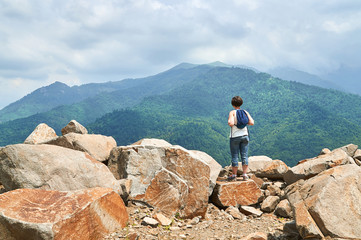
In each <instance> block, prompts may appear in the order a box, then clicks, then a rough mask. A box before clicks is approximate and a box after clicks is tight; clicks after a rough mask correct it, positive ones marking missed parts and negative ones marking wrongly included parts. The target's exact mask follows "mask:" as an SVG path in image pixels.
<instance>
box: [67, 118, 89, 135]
mask: <svg viewBox="0 0 361 240" xmlns="http://www.w3.org/2000/svg"><path fill="white" fill-rule="evenodd" d="M68 133H79V134H87V133H88V130H87V129H86V128H85V127H84V126H83V125H81V124H80V123H78V122H77V121H76V120H71V121H70V122H69V123H68V125H66V126H65V127H64V128H63V129H61V134H62V135H66V134H68Z"/></svg>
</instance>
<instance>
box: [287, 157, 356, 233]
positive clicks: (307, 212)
mask: <svg viewBox="0 0 361 240" xmlns="http://www.w3.org/2000/svg"><path fill="white" fill-rule="evenodd" d="M286 191H287V198H288V200H289V202H290V204H291V206H292V209H293V212H294V217H295V220H296V224H297V229H298V230H299V232H300V235H301V236H302V237H303V238H312V237H313V238H315V239H321V238H322V237H331V238H340V239H361V217H360V216H361V205H360V199H361V168H360V167H358V166H356V165H355V164H348V165H343V166H338V167H334V168H331V169H328V170H326V171H323V172H322V173H320V174H319V175H317V176H315V177H313V178H310V179H308V180H306V181H298V182H296V183H294V184H292V185H290V186H288V187H287V188H286Z"/></svg>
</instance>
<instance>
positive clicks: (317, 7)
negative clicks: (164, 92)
mask: <svg viewBox="0 0 361 240" xmlns="http://www.w3.org/2000/svg"><path fill="white" fill-rule="evenodd" d="M360 37H361V2H360V1H358V0H344V1H337V0H330V1H326V2H323V3H322V4H320V3H319V2H318V1H314V0H296V1H283V0H270V1H261V0H225V1H216V0H184V1H176V0H139V1H130V0H64V1H55V0H46V1H44V0H3V1H1V2H0V52H1V53H2V54H1V56H0V76H1V78H0V81H1V83H0V84H1V86H2V88H9V89H12V87H11V86H12V85H11V84H10V82H12V81H14V79H21V81H23V82H24V84H22V85H21V86H24V89H23V90H22V91H19V92H26V93H28V92H29V90H30V89H25V87H30V86H32V87H35V86H43V85H45V84H47V83H49V82H51V81H54V80H57V79H58V80H60V81H65V82H66V83H68V84H83V83H87V82H89V81H92V82H102V81H110V80H113V81H114V80H120V79H123V78H127V77H140V76H148V75H151V74H155V73H158V72H160V71H163V70H166V69H167V68H170V67H172V66H174V65H175V64H178V63H180V62H185V61H187V62H193V63H207V62H212V61H216V60H219V61H224V62H226V63H230V64H243V65H249V66H252V67H255V68H259V69H260V70H265V69H267V68H272V67H277V66H289V67H294V68H298V69H300V70H305V71H309V72H311V73H326V72H329V71H333V70H335V69H337V68H339V67H340V66H352V67H354V68H361V61H360V58H361V57H360V56H361V54H360V53H359V52H358V49H361V42H360V41H359V39H360ZM27 81H28V82H29V84H25V82H27ZM7 82H9V83H7ZM21 86H20V87H19V88H21ZM30 88H31V87H30ZM14 96H15V93H14ZM17 97H19V96H18V95H17ZM7 99H10V98H7ZM0 101H1V102H2V103H3V104H1V103H0V108H1V107H2V106H4V105H6V104H8V103H9V102H10V100H8V101H7V100H4V99H1V98H0ZM11 101H13V100H11Z"/></svg>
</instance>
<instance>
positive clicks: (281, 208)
mask: <svg viewBox="0 0 361 240" xmlns="http://www.w3.org/2000/svg"><path fill="white" fill-rule="evenodd" d="M275 214H276V215H277V216H280V217H286V218H291V217H292V216H293V212H292V208H291V205H290V203H289V201H288V200H287V199H284V200H282V201H280V203H279V204H278V205H277V207H276V210H275Z"/></svg>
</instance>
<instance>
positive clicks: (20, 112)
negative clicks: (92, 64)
mask: <svg viewBox="0 0 361 240" xmlns="http://www.w3.org/2000/svg"><path fill="white" fill-rule="evenodd" d="M126 86H127V81H126V80H125V81H119V82H107V83H91V84H84V85H81V86H73V87H69V86H68V85H66V84H64V83H61V82H55V83H53V84H51V85H49V86H46V87H41V88H39V89H37V90H35V91H33V92H32V93H30V94H28V95H26V96H25V97H23V98H21V99H20V100H18V101H16V102H14V103H11V104H10V105H8V106H6V107H4V108H3V109H1V110H0V123H1V122H6V121H10V120H14V119H18V118H24V117H28V116H31V115H34V114H37V113H42V112H46V111H49V110H51V109H53V108H55V107H58V106H61V105H69V104H73V103H76V102H80V101H82V100H84V99H86V98H89V97H93V96H96V95H98V94H99V93H102V92H112V91H115V90H119V89H124V88H126Z"/></svg>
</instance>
